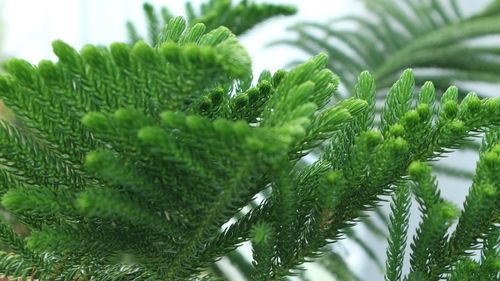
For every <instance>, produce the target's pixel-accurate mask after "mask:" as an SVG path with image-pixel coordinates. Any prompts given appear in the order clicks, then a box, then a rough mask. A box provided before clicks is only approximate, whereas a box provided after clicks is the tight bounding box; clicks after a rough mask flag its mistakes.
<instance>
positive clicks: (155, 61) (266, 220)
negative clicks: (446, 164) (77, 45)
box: [0, 18, 500, 280]
mask: <svg viewBox="0 0 500 281" xmlns="http://www.w3.org/2000/svg"><path fill="white" fill-rule="evenodd" d="M205 30H207V28H206V26H205V25H203V24H200V23H198V24H195V25H191V26H190V25H188V23H187V22H186V21H184V20H183V19H182V18H172V19H170V20H169V21H168V23H167V25H166V27H165V28H164V29H163V31H162V33H161V34H160V36H159V37H158V38H159V39H158V40H159V41H158V42H157V45H155V46H154V47H151V46H149V45H148V44H146V43H144V42H138V43H136V44H135V45H134V46H129V45H128V44H122V43H115V44H112V45H111V46H110V47H107V48H105V47H95V46H90V45H89V46H85V47H84V48H83V49H82V50H80V51H76V50H75V49H73V48H72V47H70V46H69V45H67V44H65V43H64V42H61V41H56V42H54V44H53V48H54V52H55V54H56V55H57V57H58V61H57V62H51V61H42V62H40V63H39V64H38V65H36V66H35V65H31V64H30V63H28V62H26V61H23V60H19V59H13V60H11V61H9V62H8V63H7V71H8V74H5V75H2V76H0V96H1V98H2V100H4V101H5V103H6V104H7V106H8V107H9V108H11V109H12V110H13V111H14V113H15V114H16V118H17V121H18V122H17V123H16V124H14V123H11V122H7V121H2V123H1V125H2V126H1V127H0V134H1V136H0V153H1V157H0V179H1V181H0V194H1V204H2V206H3V207H4V208H5V209H7V210H8V211H9V212H10V213H11V214H12V216H13V218H15V219H16V220H17V221H19V222H20V223H21V224H22V225H23V226H24V228H25V231H24V232H21V231H19V230H17V229H16V228H14V227H13V225H12V221H11V220H2V222H1V223H0V240H1V242H2V243H3V244H4V245H5V246H7V249H6V250H4V251H1V252H0V274H2V275H4V276H14V277H27V276H29V277H32V278H39V279H41V280H220V278H221V276H222V274H220V272H219V271H218V270H217V267H216V266H214V262H215V261H217V260H219V259H220V258H221V257H224V256H231V255H233V260H235V259H236V258H237V256H235V254H234V253H235V252H234V249H236V248H237V247H238V246H239V245H240V244H241V243H243V242H245V241H250V242H251V244H252V248H253V262H252V264H251V267H247V270H248V271H250V272H249V274H248V276H249V278H251V280H283V279H285V278H286V277H287V276H290V275H294V274H298V273H299V272H300V270H301V269H302V267H301V266H302V264H303V263H304V262H307V261H312V260H314V259H316V258H318V257H320V256H321V254H322V253H323V252H325V251H327V249H328V248H327V245H329V244H332V243H335V242H337V241H339V240H340V239H342V238H343V237H345V236H347V235H348V234H349V232H350V230H351V229H350V227H352V226H353V225H355V224H356V223H357V222H358V221H360V220H362V216H363V213H364V212H365V211H368V210H371V209H373V208H374V207H376V206H378V205H379V204H380V203H381V202H382V201H383V200H384V198H385V197H386V196H390V195H394V198H395V199H394V205H393V211H394V214H393V216H392V218H391V230H390V232H391V243H390V247H389V250H388V256H389V259H388V261H387V265H388V275H387V276H388V278H391V279H389V280H394V278H397V277H398V276H400V275H402V273H401V257H402V253H401V250H402V248H403V245H404V244H405V240H406V239H405V235H406V234H405V232H406V228H407V226H406V224H407V214H406V213H405V211H407V209H408V199H409V195H410V193H409V188H408V186H407V185H406V182H405V181H406V180H407V176H408V174H410V176H411V178H412V179H413V180H414V182H415V184H414V188H412V189H413V193H414V194H415V196H416V198H417V201H418V203H419V205H420V207H421V210H422V213H423V215H422V223H421V225H420V226H419V231H418V234H417V236H416V237H415V238H414V239H413V241H414V242H413V244H414V245H417V246H418V247H417V246H414V247H413V255H412V260H411V261H412V268H411V272H410V274H409V275H408V280H420V279H422V280H427V279H423V278H430V279H429V280H438V279H437V278H440V277H448V276H450V278H459V277H457V276H462V275H457V274H459V273H460V272H463V271H466V272H467V274H482V275H481V276H494V275H495V274H497V272H498V267H497V266H498V263H497V262H496V261H497V258H496V257H497V256H498V249H497V245H498V243H497V241H498V232H497V231H496V230H497V229H498V228H497V226H498V223H499V222H498V218H499V216H498V188H499V185H500V183H499V182H498V179H497V178H496V177H495V171H498V168H499V167H498V166H499V163H500V162H499V160H500V155H499V154H500V151H499V149H500V146H499V144H498V137H497V135H494V132H496V128H497V127H496V126H499V125H500V99H498V98H485V99H480V98H479V97H478V96H477V95H476V94H474V93H470V94H469V95H467V97H466V98H464V99H463V100H462V101H461V102H459V101H458V99H457V92H458V91H457V89H456V88H455V87H450V88H449V89H448V90H447V91H446V94H445V95H444V97H443V99H445V100H446V102H443V103H442V104H441V105H440V106H434V104H433V103H434V100H435V98H436V93H435V90H434V87H433V86H432V83H430V82H428V83H426V84H425V85H424V87H422V89H421V90H420V91H419V92H418V93H416V91H415V90H414V85H415V83H416V82H415V78H414V76H413V73H412V71H411V70H406V71H405V72H404V73H403V75H402V76H401V77H400V78H399V79H398V80H397V82H396V83H395V84H394V85H393V87H392V89H391V91H390V94H389V95H388V97H387V100H386V103H385V108H384V110H383V114H382V124H381V125H380V126H377V125H376V124H374V115H375V114H374V112H375V96H376V91H375V89H376V88H377V87H376V84H375V80H374V79H373V77H372V76H371V75H370V74H369V73H368V72H363V73H361V75H359V78H358V82H357V85H356V94H355V96H354V97H353V98H351V99H347V100H342V101H336V100H334V99H332V97H333V96H334V93H335V91H336V89H337V86H338V84H339V78H338V77H337V76H336V75H335V74H333V73H332V72H331V71H330V70H328V69H327V66H328V57H327V56H326V55H324V54H320V55H316V56H314V57H313V58H312V59H310V60H308V61H307V62H305V63H303V64H301V65H299V66H297V67H295V68H294V69H291V70H290V71H283V70H281V71H277V72H276V73H274V74H271V73H270V72H268V71H264V72H263V73H262V74H261V76H260V78H259V80H258V81H257V82H256V84H255V85H252V84H251V79H252V72H251V60H250V58H249V57H248V54H247V53H246V51H245V49H244V48H243V47H242V46H241V45H240V44H239V43H238V40H237V39H236V37H235V35H233V34H232V33H231V32H230V31H229V30H228V29H227V28H224V27H220V28H215V29H213V30H210V31H205ZM414 97H416V99H415V98H414ZM415 100H416V102H415ZM48 109H50V110H48ZM486 130H487V131H489V133H488V136H487V137H486V138H485V148H484V150H483V152H482V154H481V159H480V161H479V163H478V169H477V175H476V177H475V178H474V184H473V185H472V187H471V192H470V194H469V196H468V198H467V199H466V202H465V204H464V208H463V211H462V213H461V214H460V216H459V218H458V225H457V230H456V231H455V232H453V233H452V234H450V235H448V233H447V229H448V227H449V225H450V223H451V222H452V221H453V219H454V217H455V216H456V215H457V212H456V210H455V209H454V208H453V207H451V206H450V205H449V204H448V203H447V202H446V201H444V200H442V199H441V198H440V195H439V192H438V189H437V187H436V184H435V181H434V179H433V178H432V176H431V175H430V170H429V169H428V168H427V167H426V166H425V164H421V163H423V162H426V161H429V160H434V159H437V158H438V157H440V156H442V155H443V154H445V153H447V152H448V151H449V150H451V149H455V148H458V147H460V145H461V144H462V143H463V142H464V141H465V140H466V139H467V138H468V137H469V136H472V135H475V134H477V133H479V132H483V131H486ZM321 145H326V146H327V147H328V148H327V149H325V150H322V154H321V157H320V159H318V160H317V161H316V162H314V163H313V164H311V165H304V164H303V163H302V162H301V161H300V159H302V157H303V156H305V155H307V154H309V153H310V152H311V151H312V150H313V149H317V148H318V147H320V146H321ZM412 163H413V164H412ZM408 167H409V168H408ZM408 170H409V172H408ZM261 193H265V194H267V196H266V198H265V199H264V200H263V201H262V202H259V203H258V204H257V203H256V202H255V201H254V200H253V199H254V198H255V196H256V195H257V194H261ZM244 207H249V208H250V211H249V212H248V213H241V212H240V211H241V210H242V209H243V208H244ZM231 220H234V223H231V224H227V223H228V222H229V221H231ZM479 247H481V248H482V256H481V261H480V262H479V263H478V262H476V261H473V260H471V259H470V252H471V251H472V250H474V249H477V248H479ZM329 255H330V258H328V259H325V260H321V259H320V261H323V267H325V268H332V267H333V265H332V263H331V262H332V261H336V264H337V265H338V267H337V266H336V268H335V269H332V270H331V271H332V273H335V274H337V276H344V277H345V278H352V279H351V280H357V279H356V278H357V277H356V276H355V275H354V274H352V272H350V271H349V270H348V268H347V266H345V262H344V261H343V260H342V259H341V258H340V257H339V256H338V255H335V254H332V253H330V254H329ZM241 264H242V265H244V263H241ZM242 268H243V267H242ZM469 268H472V269H473V270H469ZM476 271H477V273H476ZM222 278H223V277H222ZM418 278H420V279H418ZM452 280H453V279H452Z"/></svg>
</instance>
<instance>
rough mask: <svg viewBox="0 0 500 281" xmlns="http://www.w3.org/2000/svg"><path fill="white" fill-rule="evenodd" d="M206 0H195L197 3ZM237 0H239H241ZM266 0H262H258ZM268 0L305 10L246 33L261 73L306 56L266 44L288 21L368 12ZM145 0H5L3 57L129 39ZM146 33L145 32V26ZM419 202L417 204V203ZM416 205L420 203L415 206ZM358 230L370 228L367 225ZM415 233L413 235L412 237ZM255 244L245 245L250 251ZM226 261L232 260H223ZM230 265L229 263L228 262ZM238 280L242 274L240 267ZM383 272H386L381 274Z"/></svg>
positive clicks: (344, 2) (343, 0)
mask: <svg viewBox="0 0 500 281" xmlns="http://www.w3.org/2000/svg"><path fill="white" fill-rule="evenodd" d="M149 2H150V3H152V4H153V5H155V6H156V7H159V6H161V5H168V7H169V9H170V10H171V12H172V13H173V14H177V15H183V14H184V3H185V1H179V0H175V1H174V0H150V1H149ZM200 2H202V1H200V0H194V1H192V3H193V4H194V7H197V6H198V4H199V3H200ZM235 2H236V1H235ZM257 2H260V1H257ZM265 2H273V3H287V4H292V5H295V6H296V7H298V9H299V13H298V14H297V15H296V16H293V17H287V18H283V17H281V18H277V19H273V20H271V21H268V22H266V23H264V24H261V25H260V26H258V27H257V28H255V29H253V30H251V31H250V32H248V33H247V34H245V35H243V36H242V37H241V42H242V43H243V44H244V45H245V46H246V47H247V49H248V51H249V53H250V55H251V56H252V59H253V64H254V70H255V73H256V74H257V73H260V71H261V70H263V69H269V70H272V71H274V70H276V69H279V68H282V67H284V66H286V64H287V63H289V62H291V61H294V60H297V59H305V56H304V55H303V54H302V53H301V52H299V51H297V50H296V49H293V48H289V47H284V46H278V47H272V48H266V44H268V43H269V42H271V41H273V40H275V39H282V38H285V37H286V36H289V34H287V32H286V27H287V26H290V25H292V24H293V23H296V22H298V21H303V20H305V21H311V20H314V21H325V20H327V19H330V18H332V17H338V16H342V15H346V14H352V13H363V8H362V3H361V1H359V0H337V1H326V0H324V1H320V0H287V1H285V0H267V1H265ZM461 2H462V7H464V8H465V7H466V8H467V9H465V10H467V11H468V12H472V11H476V10H478V9H480V8H481V7H483V6H484V3H486V2H488V1H487V0H476V1H470V0H469V1H467V0H462V1H461ZM142 4H143V0H46V1H39V0H0V54H1V55H0V58H1V56H2V55H3V56H5V55H6V56H9V57H19V58H24V59H26V60H28V61H30V62H32V63H37V62H38V61H40V60H41V59H55V57H54V55H53V54H52V50H51V45H50V43H51V42H52V41H53V40H55V39H62V40H64V41H66V42H67V43H69V44H71V45H73V46H75V47H77V48H80V47H82V46H83V45H84V44H89V43H90V44H99V45H108V44H109V43H111V42H114V41H126V40H127V35H126V29H125V22H126V21H127V20H131V21H132V22H134V23H135V24H136V26H137V27H138V28H139V30H144V28H145V26H144V25H145V20H144V18H143V12H142ZM141 33H142V34H144V32H141ZM476 160H477V155H475V154H474V153H461V152H459V153H454V154H452V155H451V157H449V158H448V159H446V160H445V161H447V162H449V163H454V164H455V165H457V163H458V164H459V165H461V166H462V167H467V168H468V169H470V170H473V169H474V166H475V162H476ZM439 180H440V185H441V188H442V189H443V195H444V196H445V197H446V198H448V199H450V200H452V201H453V202H456V204H457V205H459V206H461V202H463V200H464V198H465V195H466V193H467V190H468V187H469V184H470V181H460V180H456V179H453V178H450V177H446V176H439ZM414 205H415V204H414ZM414 210H415V211H416V208H414ZM411 224H412V225H411V226H410V229H412V228H414V227H415V226H416V225H417V224H418V216H412V220H411ZM358 231H360V232H361V233H365V232H366V231H365V230H364V229H363V228H358ZM411 235H412V234H411V233H410V236H409V237H411ZM343 243H344V246H346V247H348V248H349V253H347V254H346V256H347V259H348V261H349V263H350V264H352V266H353V268H354V269H355V271H356V272H358V273H359V275H360V276H364V277H365V280H373V281H377V280H382V278H381V276H382V274H381V273H380V272H378V269H377V268H376V267H375V266H374V265H373V264H372V263H366V262H364V261H365V260H366V257H365V256H364V254H363V253H362V252H361V251H360V249H359V248H357V246H355V245H351V244H349V243H347V244H346V242H343ZM369 244H371V246H373V247H374V248H375V249H376V250H377V251H378V252H379V253H380V255H381V256H382V258H384V256H385V246H386V245H385V244H384V243H382V242H380V241H372V242H369ZM248 250H249V248H248V247H245V251H248ZM222 263H226V264H227V262H226V261H222ZM227 268H228V270H230V269H229V267H227ZM234 276H235V280H239V279H238V274H237V273H234ZM309 276H311V277H312V278H311V279H312V280H325V281H327V280H331V279H329V278H327V277H325V276H323V274H322V273H321V271H319V270H318V269H317V268H314V266H313V267H312V268H311V270H310V273H309ZM377 277H380V278H377Z"/></svg>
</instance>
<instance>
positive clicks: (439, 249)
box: [386, 130, 500, 280]
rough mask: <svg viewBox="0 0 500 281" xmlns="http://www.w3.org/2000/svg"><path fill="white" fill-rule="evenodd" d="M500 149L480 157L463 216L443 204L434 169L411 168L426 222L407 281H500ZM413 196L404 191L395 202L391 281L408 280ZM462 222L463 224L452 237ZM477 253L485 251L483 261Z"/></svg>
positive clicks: (492, 146)
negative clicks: (406, 268) (406, 251)
mask: <svg viewBox="0 0 500 281" xmlns="http://www.w3.org/2000/svg"><path fill="white" fill-rule="evenodd" d="M497 133H498V130H496V132H495V133H493V134H497ZM488 138H490V137H487V139H488ZM490 139H491V138H490ZM499 149H500V143H499V142H498V140H497V141H494V142H489V143H488V145H487V146H486V148H485V150H484V151H483V152H482V153H481V156H480V159H479V162H478V164H477V169H476V176H475V178H474V181H473V184H472V186H471V187H470V190H469V194H468V196H467V198H466V200H465V202H464V206H463V210H462V211H461V213H460V215H458V212H457V210H456V207H455V206H453V205H452V204H450V203H448V202H446V201H445V200H444V199H443V198H441V196H440V192H439V189H438V186H437V183H436V180H435V177H433V176H432V175H431V168H430V167H428V166H427V165H425V164H422V163H421V162H413V163H412V164H411V165H410V166H409V174H410V178H411V179H412V181H413V183H414V184H413V186H412V187H413V188H412V190H413V194H414V196H415V199H416V201H417V202H418V204H419V207H420V208H419V209H420V212H421V214H422V217H421V218H422V220H421V222H420V225H419V226H418V229H417V231H416V234H415V236H414V238H413V242H412V243H411V250H412V253H411V258H410V267H411V269H410V273H409V274H408V275H407V276H406V277H405V278H404V280H498V278H499V277H500V275H499V272H500V265H499V263H498V260H499V259H498V258H499V252H498V251H499V248H498V246H499V240H498V233H499V232H498V231H499V228H498V224H499V216H498V210H499V198H500V197H499V196H498V188H499V186H500V185H499V183H498V179H497V178H498V176H497V175H496V174H497V173H498V169H499V165H500V158H499V156H500V154H499V152H500V150H499ZM409 195H410V193H409V192H408V190H405V189H404V188H401V187H399V188H398V189H397V190H396V193H395V196H394V197H393V205H392V211H393V214H392V216H391V224H390V233H391V235H390V240H389V249H388V259H387V275H386V280H403V279H401V277H400V276H401V266H402V264H403V261H402V260H403V257H404V249H405V246H406V245H405V239H406V230H407V229H408V217H407V214H408V204H409V198H410V197H409ZM457 217H458V224H457V226H456V228H455V229H454V230H453V231H451V232H450V229H449V228H450V226H451V224H452V223H453V221H454V220H455V219H456V218H457ZM398 248H399V249H398ZM477 249H481V251H482V254H481V258H480V260H479V261H477V260H475V259H473V258H472V257H471V256H472V255H473V252H474V251H475V250H477Z"/></svg>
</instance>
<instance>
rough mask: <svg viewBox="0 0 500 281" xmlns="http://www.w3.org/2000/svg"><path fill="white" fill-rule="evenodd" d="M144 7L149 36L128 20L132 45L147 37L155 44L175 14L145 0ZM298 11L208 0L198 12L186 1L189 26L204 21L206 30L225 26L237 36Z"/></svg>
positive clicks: (248, 2)
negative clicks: (271, 19)
mask: <svg viewBox="0 0 500 281" xmlns="http://www.w3.org/2000/svg"><path fill="white" fill-rule="evenodd" d="M143 9H144V15H145V18H146V24H147V35H146V36H141V35H139V32H138V31H137V28H136V27H135V25H134V24H133V23H131V22H128V23H127V30H128V34H129V38H130V40H131V42H132V44H133V43H136V42H138V41H140V40H145V41H146V42H148V43H150V44H151V45H156V44H157V43H158V40H160V39H159V38H158V36H159V35H160V34H161V31H162V28H163V26H164V25H165V24H166V23H168V22H169V21H170V20H171V19H172V18H174V16H173V15H172V13H171V12H170V11H169V10H168V8H167V7H161V8H160V9H159V11H157V9H155V7H154V6H153V5H151V4H149V3H145V4H144V6H143ZM295 12H296V9H295V8H294V7H293V6H289V5H277V4H268V3H256V2H254V1H252V0H241V1H239V2H237V3H236V4H234V3H233V1H232V0H209V1H208V2H206V3H203V4H202V5H201V7H200V8H199V11H196V9H195V8H194V7H193V5H192V4H191V2H187V3H186V16H187V21H188V23H189V25H195V24H197V23H203V24H204V25H205V27H206V29H207V30H212V29H215V28H218V27H219V26H225V27H227V28H229V29H230V30H231V31H232V32H233V33H234V34H236V35H241V34H243V33H245V32H246V31H248V30H249V29H251V28H253V27H254V26H256V25H257V24H259V23H261V22H263V21H266V20H268V19H270V18H272V17H276V16H281V15H285V16H287V15H292V14H294V13H295Z"/></svg>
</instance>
